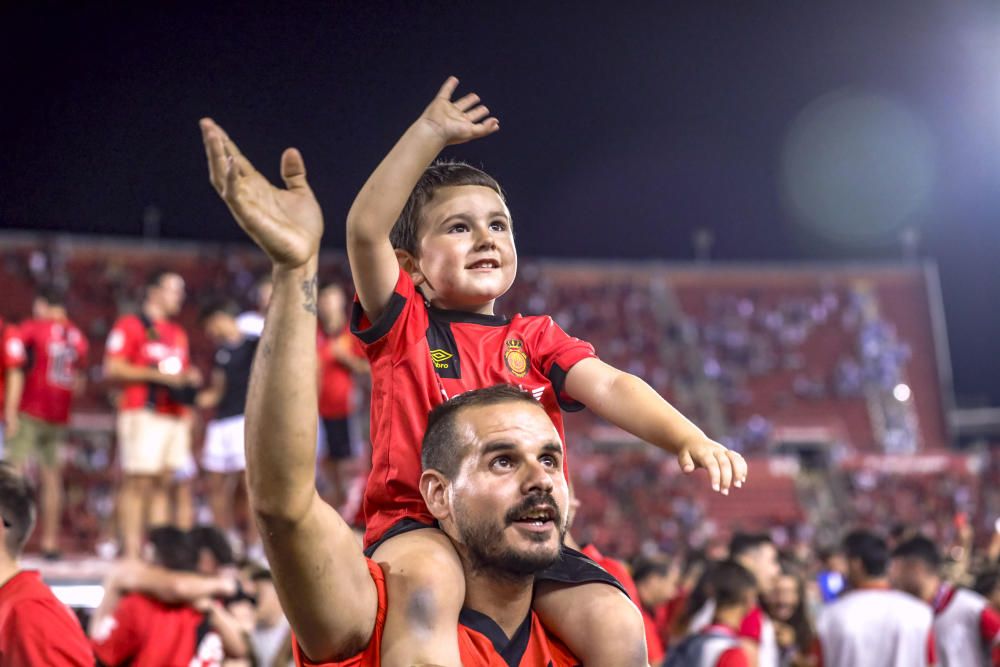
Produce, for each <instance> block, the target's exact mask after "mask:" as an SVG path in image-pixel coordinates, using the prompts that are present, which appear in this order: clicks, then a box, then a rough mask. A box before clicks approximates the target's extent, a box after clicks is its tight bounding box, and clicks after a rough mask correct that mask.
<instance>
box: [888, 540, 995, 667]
mask: <svg viewBox="0 0 1000 667" xmlns="http://www.w3.org/2000/svg"><path fill="white" fill-rule="evenodd" d="M941 564H942V561H941V553H940V551H938V548H937V545H935V544H934V543H933V542H931V541H930V540H929V539H927V538H926V537H924V536H923V535H917V536H915V537H911V538H910V539H908V540H906V541H905V542H903V543H901V544H900V545H899V546H897V547H896V549H895V550H894V551H893V552H892V563H891V566H890V570H889V573H890V580H891V581H892V585H893V586H894V587H895V588H898V589H900V590H902V591H905V592H907V593H909V594H910V595H913V596H914V597H916V598H918V599H920V600H923V601H924V602H926V603H927V604H929V605H931V607H932V608H933V610H934V641H935V642H936V644H937V652H938V664H939V665H941V667H998V666H1000V612H997V610H995V609H993V608H991V607H990V606H989V605H988V604H987V600H986V598H984V597H983V596H982V595H979V594H978V593H976V592H974V591H970V590H968V589H965V588H956V587H955V586H952V585H951V584H950V583H948V582H947V581H945V580H944V579H943V578H942V577H941Z"/></svg>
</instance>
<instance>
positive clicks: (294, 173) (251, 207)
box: [200, 118, 323, 268]
mask: <svg viewBox="0 0 1000 667" xmlns="http://www.w3.org/2000/svg"><path fill="white" fill-rule="evenodd" d="M200 125H201V135H202V139H203V140H204V142H205V153H206V155H207V156H208V172H209V178H210V179H211V181H212V185H213V186H214V187H215V191H216V192H218V193H219V196H220V197H222V199H223V201H225V202H226V205H227V206H229V210H230V211H232V213H233V217H234V218H236V222H238V223H239V224H240V227H242V228H243V230H244V231H245V232H246V233H247V234H248V235H249V236H250V238H252V239H253V240H254V242H255V243H256V244H257V245H258V246H260V247H261V249H262V250H263V251H264V252H266V253H267V255H268V256H269V257H270V258H271V261H272V262H274V263H275V264H276V265H280V266H283V267H286V268H295V267H298V266H301V265H303V264H305V263H306V262H307V261H308V260H309V259H311V258H312V257H314V256H316V255H317V254H318V253H319V242H320V238H321V237H322V236H323V212H322V211H321V210H320V207H319V204H318V203H317V202H316V197H315V196H314V195H313V192H312V190H311V189H310V188H309V184H308V183H307V182H306V166H305V163H304V162H303V161H302V155H301V154H300V153H299V151H298V150H296V149H294V148H288V149H286V150H285V152H284V153H283V154H282V155H281V178H282V180H283V181H284V182H285V188H286V189H281V188H276V187H274V186H273V185H271V184H270V183H269V182H268V180H267V179H266V178H264V176H263V175H261V174H260V172H258V171H257V170H256V169H254V167H253V165H252V164H251V163H250V161H249V160H248V159H246V158H245V157H244V156H243V154H242V153H241V152H240V150H239V148H237V147H236V144H235V143H233V141H232V139H230V138H229V136H228V135H227V134H226V133H225V131H224V130H223V129H222V128H221V127H219V126H218V125H216V123H215V121H213V120H212V119H210V118H202V119H201V122H200Z"/></svg>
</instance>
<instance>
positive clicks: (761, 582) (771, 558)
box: [741, 544, 781, 591]
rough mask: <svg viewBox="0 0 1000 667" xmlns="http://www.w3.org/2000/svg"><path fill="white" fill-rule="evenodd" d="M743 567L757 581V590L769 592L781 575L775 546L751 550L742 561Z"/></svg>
mask: <svg viewBox="0 0 1000 667" xmlns="http://www.w3.org/2000/svg"><path fill="white" fill-rule="evenodd" d="M741 562H742V563H743V566H744V567H746V568H747V569H748V570H750V572H752V573H753V576H754V578H756V579H757V590H760V591H769V590H771V588H772V587H773V586H774V581H775V579H777V578H778V575H779V574H781V565H780V563H779V562H778V550H777V549H776V548H775V546H774V545H773V544H762V545H760V546H759V547H757V548H756V549H753V550H751V551H750V552H749V553H747V554H746V555H745V556H744V557H743V558H742V559H741Z"/></svg>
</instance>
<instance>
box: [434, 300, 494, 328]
mask: <svg viewBox="0 0 1000 667" xmlns="http://www.w3.org/2000/svg"><path fill="white" fill-rule="evenodd" d="M427 315H428V316H429V317H430V318H431V319H432V320H437V321H438V322H464V323H466V324H482V325H483V326H487V327H504V326H507V325H508V324H510V318H508V317H504V316H503V315H483V314H482V313H467V312H465V311H464V310H445V309H442V308H435V307H434V306H431V305H428V306H427Z"/></svg>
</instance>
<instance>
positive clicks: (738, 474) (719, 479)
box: [677, 436, 747, 495]
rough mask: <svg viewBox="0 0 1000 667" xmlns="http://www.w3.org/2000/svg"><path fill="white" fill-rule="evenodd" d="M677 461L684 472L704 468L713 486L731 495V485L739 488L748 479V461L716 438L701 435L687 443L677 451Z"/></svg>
mask: <svg viewBox="0 0 1000 667" xmlns="http://www.w3.org/2000/svg"><path fill="white" fill-rule="evenodd" d="M677 462H678V463H680V465H681V470H683V471H684V472H693V471H694V470H695V468H704V469H705V470H707V471H708V476H709V478H710V479H711V481H712V488H713V489H715V490H716V491H721V492H722V493H723V494H724V495H729V489H730V487H731V486H736V488H739V487H741V486H743V483H744V482H745V481H746V479H747V462H746V461H745V460H744V459H743V457H742V456H741V455H740V454H739V452H734V451H733V450H731V449H727V448H726V447H725V446H723V445H720V444H719V443H717V442H715V441H714V440H712V439H710V438H708V437H706V436H700V437H698V438H695V439H692V440H691V441H690V442H688V443H686V444H685V445H684V446H683V447H682V448H681V450H680V451H679V452H677Z"/></svg>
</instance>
